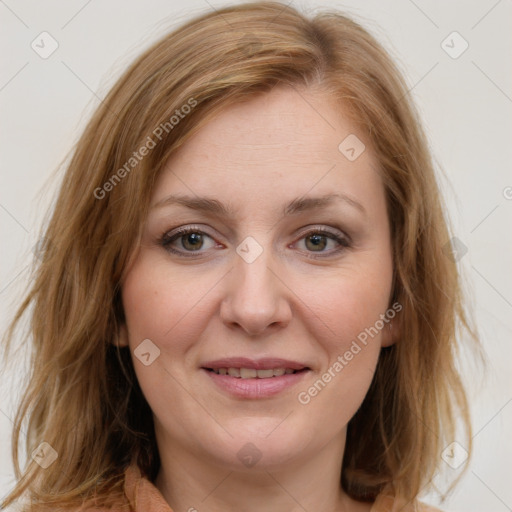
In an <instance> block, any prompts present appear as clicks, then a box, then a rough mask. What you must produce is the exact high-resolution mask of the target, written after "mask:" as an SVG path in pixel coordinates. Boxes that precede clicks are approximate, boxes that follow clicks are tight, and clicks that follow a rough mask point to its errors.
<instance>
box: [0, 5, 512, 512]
mask: <svg viewBox="0 0 512 512" xmlns="http://www.w3.org/2000/svg"><path fill="white" fill-rule="evenodd" d="M232 3H236V2H220V1H214V0H190V1H187V2H186V3H185V2H179V1H176V0H167V1H164V0H145V1H143V2H142V1H141V2H135V1H129V2H127V1H121V0H109V1H102V2H101V1H99V0H88V1H87V0H86V1H84V0H68V1H64V0H60V1H57V0H53V1H52V0H49V1H45V2H37V1H35V0H31V1H25V0H17V1H15V0H5V1H0V23H1V29H0V44H1V47H2V55H3V59H2V60H1V62H0V108H1V120H2V122H1V136H0V144H1V184H0V230H1V232H0V236H1V264H0V265H1V266H0V304H1V315H2V316H1V318H0V330H1V331H2V332H4V331H5V328H6V325H7V322H8V319H9V318H10V317H11V315H12V313H13V311H14V306H15V304H17V303H18V302H19V300H20V296H21V294H22V291H23V289H24V287H26V286H27V284H28V278H29V273H28V266H29V264H30V261H31V259H32V258H33V257H34V253H33V248H34V246H35V244H36V243H37V238H38V228H39V226H40V225H41V222H42V220H43V217H44V215H45V214H46V210H47V208H48V206H49V205H50V203H51V200H52V198H53V194H54V193H55V190H56V188H57V185H58V183H59V179H60V176H61V175H60V174H59V175H57V177H56V178H52V175H53V174H54V171H55V169H56V168H57V167H58V166H59V164H60V163H61V162H62V161H63V160H64V158H65V157H66V155H67V154H68V152H69V151H70V150H71V148H72V146H73V144H74V143H75V142H76V140H77V138H78V136H79V134H80V132H81V130H82V129H83V127H84V126H85V124H86V122H87V120H88V119H89V117H90V115H91V113H92V112H93V110H94V109H95V108H96V107H97V106H98V104H99V102H100V101H101V99H102V98H103V97H104V96H105V94H106V92H107V90H108V89H109V87H110V86H111V85H113V83H114V82H115V80H116V79H117V77H118V76H119V75H120V73H121V72H122V71H123V70H124V69H125V67H126V66H127V65H128V64H129V63H130V62H131V60H132V59H133V58H134V57H135V56H137V55H138V54H139V53H140V52H141V51H142V50H143V49H144V48H146V47H147V46H148V45H150V44H151V43H152V42H154V41H155V40H156V39H158V38H159V37H160V36H162V35H163V34H164V33H165V32H167V31H168V30H170V29H172V28H173V27H175V26H177V25H179V24H181V23H183V22H184V21H185V20H188V19H189V18H190V17H192V16H193V15H196V14H199V13H202V12H206V11H208V10H211V9H218V8H219V7H221V6H224V5H229V4H232ZM291 3H292V4H293V5H294V6H296V7H299V8H300V9H301V10H303V11H306V12H314V11H316V10H321V9H324V8H336V9H339V10H341V11H343V12H345V13H347V14H349V15H352V16H353V17H354V18H355V19H356V20H357V21H359V22H360V23H362V24H363V25H364V26H365V27H366V28H367V29H368V30H370V31H371V32H372V33H373V34H374V35H375V36H376V37H377V38H378V39H379V40H380V41H381V42H382V44H383V45H384V46H385V47H386V48H387V49H388V50H389V51H390V52H391V54H392V55H393V57H394V58H395V60H396V61H397V62H398V64H399V66H400V68H401V69H402V71H403V72H404V73H405V75H406V78H407V81H408V83H409V84H410V92H409V94H411V95H412V97H413V98H414V100H415V101H416V103H417V105H418V108H419V110H420V113H421V115H422V118H423V121H424V125H425V128H426V131H427V134H428V137H429V142H430V145H431V150H432V153H433V155H434V158H435V160H436V162H437V163H438V166H439V180H440V184H441V187H442V191H443V195H444V196H445V198H446V202H447V206H448V209H449V214H450V216H451V219H452V222H453V225H454V235H455V236H456V238H457V241H456V242H455V243H456V246H457V247H458V249H459V251H458V255H459V258H460V259H459V262H458V265H459V266H460V269H461V272H462V273H463V275H464V278H465V283H466V290H467V293H468V294H469V296H470V298H471V301H472V305H473V315H472V316H473V319H474V321H475V322H476V324H477V325H478V328H479V332H480V334H481V337H482V342H483V345H484V348H485V351H486V353H487V358H488V365H487V373H486V374H485V375H484V373H483V371H482V368H481V367H479V366H474V365H470V364H466V363H464V364H463V369H464V376H465V380H466V381H467V385H468V388H469V392H470V399H471V404H472V409H473V410H472V416H473V425H474V434H475V435H474V439H473V440H474V444H475V453H474V459H473V461H472V464H471V467H470V469H469V471H468V472H467V473H466V474H465V476H464V478H463V479H462V481H461V482H460V485H459V486H458V487H457V488H456V490H455V491H454V492H453V493H451V494H450V495H449V497H448V499H447V500H446V501H445V502H444V503H442V505H441V506H442V508H443V509H444V510H446V511H452V512H483V511H485V512H506V511H510V510H512V485H511V484H512V472H511V470H510V464H509V461H510V460H511V458H512V436H511V435H510V434H511V432H512V371H511V370H512V343H511V334H512V272H511V263H512V259H511V256H512V250H511V249H512V236H511V234H512V229H511V224H512V223H511V220H512V172H511V163H512V67H511V63H512V25H511V23H512V2H511V1H510V0H498V1H497V0H480V1H476V0H473V1H463V0H458V1H455V0H452V1H450V2H442V1H426V0H414V1H413V0H395V1H390V0H386V1H378V0H374V1H370V0H362V1H355V0H352V1H346V2H341V1H334V0H329V1H324V2H319V1H316V0H310V1H298V0H296V1H293V0H292V2H291ZM42 32H48V34H50V36H51V39H50V38H48V36H47V35H44V36H40V34H41V33H42ZM454 32H457V33H456V34H454ZM41 37H45V38H47V39H46V40H45V41H47V43H46V44H45V48H46V50H45V51H49V50H50V49H51V44H54V45H55V44H56V43H57V44H58V48H57V49H56V50H55V51H54V52H53V53H52V54H51V55H50V56H48V57H47V58H42V56H41V55H40V54H39V53H37V52H36V51H34V49H33V48H32V46H31V44H32V42H33V41H35V42H36V43H37V42H38V41H40V39H41ZM52 40H55V41H56V43H52ZM39 45H40V46H42V45H41V43H39ZM466 46H467V48H466ZM41 51H42V50H41V49H40V53H41ZM441 169H442V171H441ZM22 354H23V352H22ZM25 355H26V356H27V355H28V353H25ZM23 368H24V363H23V362H22V363H19V364H15V362H14V361H13V363H12V365H9V366H8V367H7V368H5V369H2V374H1V381H0V497H1V496H3V495H4V494H6V493H7V491H8V490H9V489H10V488H11V487H12V485H13V483H14V473H13V468H12V465H11V462H10V450H11V444H10V436H11V426H12V423H11V422H12V418H13V417H14V409H15V403H16V400H17V399H18V398H19V392H20V389H21V379H22V378H23ZM439 457H440V467H441V468H443V467H444V469H445V470H447V471H446V474H445V477H443V478H448V477H450V476H453V475H456V474H457V470H454V469H452V468H450V467H448V466H447V465H446V464H445V462H444V461H443V460H442V458H441V454H439ZM443 465H444V466H443ZM439 485H440V487H441V488H443V487H446V484H445V480H443V479H440V480H439ZM425 500H426V501H428V502H430V503H432V504H438V503H439V502H438V499H437V497H436V495H434V494H430V495H427V496H425Z"/></svg>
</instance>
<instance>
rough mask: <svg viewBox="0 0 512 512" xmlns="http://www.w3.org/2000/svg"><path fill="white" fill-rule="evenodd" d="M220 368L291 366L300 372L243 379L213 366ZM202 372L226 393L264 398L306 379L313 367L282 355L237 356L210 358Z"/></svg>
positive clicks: (260, 368) (264, 368) (240, 396)
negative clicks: (280, 357) (218, 372)
mask: <svg viewBox="0 0 512 512" xmlns="http://www.w3.org/2000/svg"><path fill="white" fill-rule="evenodd" d="M218 368H252V369H255V370H270V369H273V368H291V369H292V370H297V373H288V374H284V375H281V376H279V377H270V378H267V379H260V378H251V379H240V378H237V377H231V376H230V375H220V374H217V373H215V372H212V371H210V370H209V369H218ZM201 371H202V372H203V373H205V375H206V376H208V377H209V378H210V379H211V380H212V382H213V383H214V384H215V385H216V386H217V387H218V388H219V389H220V390H222V391H223V392H224V393H227V394H228V395H230V396H233V397H236V398H244V399H258V398H259V399H261V398H268V397H271V396H275V395H277V394H279V393H282V392H283V391H285V390H288V389H290V388H291V387H293V386H294V385H296V384H297V383H299V382H300V381H301V380H303V379H304V377H305V375H307V374H308V373H309V372H310V371H311V370H310V368H309V367H308V366H307V365H305V364H302V363H299V362H297V361H290V360H287V359H279V358H263V359H257V360H255V359H249V358H245V357H233V358H226V359H217V360H215V361H208V362H206V363H204V364H202V365H201Z"/></svg>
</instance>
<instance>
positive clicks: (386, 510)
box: [84, 464, 440, 512]
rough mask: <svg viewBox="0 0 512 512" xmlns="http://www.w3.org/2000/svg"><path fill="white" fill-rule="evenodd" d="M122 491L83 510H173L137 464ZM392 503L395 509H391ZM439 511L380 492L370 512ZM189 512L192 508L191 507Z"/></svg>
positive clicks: (133, 466) (119, 511)
mask: <svg viewBox="0 0 512 512" xmlns="http://www.w3.org/2000/svg"><path fill="white" fill-rule="evenodd" d="M124 492H125V498H126V504H124V505H120V507H119V508H116V509H109V510H106V509H98V508H96V509H94V508H87V509H86V510H85V511H84V512H173V511H172V509H171V507H169V505H168V503H167V502H166V501H165V499H164V497H163V496H162V494H161V493H160V491H159V490H158V489H157V488H156V487H155V485H154V484H153V483H152V482H150V481H149V480H148V479H147V478H145V477H143V476H142V475H141V473H140V470H139V468H138V466H137V465H135V464H134V465H131V466H130V467H128V469H127V470H126V472H125V482H124ZM393 505H395V509H394V510H393ZM398 510H399V511H400V512H440V511H439V509H436V508H433V507H430V506H428V505H425V504H423V503H420V502H416V503H409V504H406V503H400V504H398V503H395V500H394V499H393V497H392V496H387V495H384V494H380V495H379V496H378V497H377V499H376V501H375V503H374V504H373V506H372V509H371V512H395V511H398ZM190 511H191V512H193V511H194V508H193V507H191V509H190Z"/></svg>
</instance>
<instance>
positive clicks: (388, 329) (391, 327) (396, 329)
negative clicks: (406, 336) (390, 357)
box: [380, 316, 401, 347]
mask: <svg viewBox="0 0 512 512" xmlns="http://www.w3.org/2000/svg"><path fill="white" fill-rule="evenodd" d="M400 331H401V329H400V320H399V317H398V316H395V318H394V319H393V320H390V321H389V323H387V324H386V325H385V326H384V328H383V329H382V341H381V344H380V346H381V347H390V346H391V345H394V344H395V343H396V342H397V341H398V340H399V339H400Z"/></svg>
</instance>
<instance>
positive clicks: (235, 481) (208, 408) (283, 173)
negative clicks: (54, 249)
mask: <svg viewBox="0 0 512 512" xmlns="http://www.w3.org/2000/svg"><path fill="white" fill-rule="evenodd" d="M349 134H356V135H357V137H358V138H359V139H360V140H361V141H363V142H364V144H365V145H366V150H365V151H364V152H363V153H362V154H361V155H360V156H359V157H358V158H357V159H356V160H355V161H353V162H351V161H349V160H348V159H347V158H346V157H345V156H344V155H343V154H342V153H341V152H340V151H339V150H338V145H339V144H340V142H341V141H342V140H343V139H345V137H347V136H348V135H349ZM377 168H378V163H377V161H376V159H375V157H374V155H373V154H372V151H371V148H370V145H369V141H368V140H366V139H365V137H364V135H363V134H362V133H360V130H359V129H358V128H357V126H355V125H354V124H353V123H351V122H350V121H349V120H348V119H347V117H346V116H344V115H343V110H342V109H341V108H340V107H339V106H338V105H336V104H335V103H333V101H332V100H331V99H330V98H328V97H326V96H325V95H323V94H319V93H318V92H313V91H312V90H301V91H300V93H299V91H298V90H294V89H291V88H287V87H278V88H275V89H273V90H272V92H270V93H267V94H264V95H262V96H258V97H254V98H252V99H251V100H250V101H248V102H245V103H243V104H238V105H235V106H231V107H228V108H226V109H225V110H224V111H223V112H222V114H220V115H219V116H218V117H217V118H215V119H214V120H213V121H211V122H210V123H208V124H207V125H205V126H204V127H203V128H202V129H201V130H200V131H199V132H198V133H197V134H196V135H194V136H193V137H192V138H191V139H190V140H189V141H187V143H186V144H185V145H184V146H183V147H182V148H180V150H179V152H178V153H176V154H175V155H173V157H172V158H171V160H170V161H169V162H168V164H167V166H166V168H165V170H164V171H163V172H162V174H161V175H160V177H159V179H158V180H157V183H156V186H155V189H154V194H153V198H152V205H153V207H152V209H151V211H150V213H149V215H148V218H147V221H146V224H145V227H144V235H143V240H142V245H141V246H140V248H138V252H137V253H136V256H135V257H134V262H133V264H132V265H131V267H130V268H129V270H128V272H127V274H126V278H125V280H124V282H123V284H122V299H123V305H124V311H125V316H126V325H125V326H124V327H123V329H122V333H121V338H120V341H119V343H120V344H121V345H129V346H130V349H131V353H132V358H133V364H134V367H135V371H136V374H137V378H138V380H139V383H140V386H141V388H142V391H143V393H144V395H145V397H146V399H147V401H148V403H149V405H150V407H151V409H152V411H153V417H154V422H155V433H156V439H157V444H158V448H159V453H160V457H161V461H162V464H161V469H160V472H159V474H158V477H157V478H156V480H155V482H154V483H155V485H156V487H157V488H158V489H159V490H160V492H161V493H162V495H163V497H164V498H165V500H166V501H167V502H168V503H169V505H170V506H171V508H172V509H173V510H174V511H187V510H194V508H195V509H197V510H198V511H201V510H208V511H210V512H216V511H221V510H222V511H225V510H244V511H247V512H252V511H258V512H259V511H261V510H262V507H263V508H264V509H265V510H266V511H270V512H272V511H279V512H283V511H287V512H292V511H299V510H301V511H303V510H304V509H306V510H323V511H333V512H334V511H341V510H343V511H362V510H369V509H370V507H371V505H370V504H363V503H359V502H356V501H354V500H352V499H350V498H349V497H348V496H347V495H346V494H345V493H344V492H343V491H342V489H341V486H340V468H341V461H342V458H343V453H344V448H345V437H346V425H347V423H348V421H349V420H350V419H351V417H352V416H353V415H354V414H355V412H356V411H357V409H358V408H359V406H360V404H361V403H362V401H363V399H364V397H365V394H366V392H367V390H368V388H369V385H370V382H371V379H372V376H373V374H374V371H375V366H376V363H377V360H378V356H379V352H380V348H381V347H382V346H387V345H390V344H392V343H393V342H394V341H395V338H396V336H397V329H396V326H395V324H396V319H395V320H394V321H393V328H392V329H389V328H388V327H389V326H387V325H386V327H385V328H384V329H382V330H381V331H379V334H378V335H376V336H375V337H374V338H373V339H371V340H370V341H369V343H368V344H367V345H366V346H365V347H364V348H363V349H362V350H361V351H360V352H359V353H358V354H357V355H355V356H354V358H353V359H352V360H351V361H350V362H349V363H348V364H347V365H346V366H345V367H344V368H343V370H342V371H341V372H338V373H336V376H335V377H333V378H332V380H331V382H329V383H328V384H327V385H326V386H325V387H324V388H323V389H322V390H321V391H320V392H319V393H318V394H317V395H316V396H314V397H312V398H311V401H310V402H309V403H308V404H306V405H304V404H301V403H300V402H299V401H298V398H297V395H298V393H299V392H301V391H305V390H306V391H307V390H308V388H309V387H310V386H312V385H313V384H314V383H315V381H317V380H318V379H319V378H320V377H321V376H322V374H324V373H325V372H326V371H327V370H328V368H329V367H332V365H333V363H334V362H335V361H336V360H337V358H338V356H340V355H343V354H344V353H345V352H346V351H347V350H348V349H349V348H350V346H351V344H352V342H353V341H354V340H355V339H356V337H357V335H358V334H359V333H361V332H362V331H364V329H365V328H368V327H370V326H373V325H375V322H376V320H378V319H379V315H381V314H383V313H385V312H386V310H387V309H388V308H389V307H390V295H391V286H392V275H393V262H392V255H391V244H390V227H389V221H388V217H387V213H386V203H385V192H384V187H383V184H382V181H381V178H380V176H379V174H378V172H377V171H376V169H377ZM333 192H337V193H342V194H345V195H347V196H349V197H350V198H352V200H354V201H357V202H358V203H360V204H361V205H362V207H363V208H364V210H365V213H363V212H362V211H360V210H359V209H358V208H356V207H354V206H353V205H351V204H350V203H348V202H343V201H341V200H337V201H336V200H335V201H334V202H333V203H332V204H331V205H329V206H324V207H316V208H314V209H311V210H306V211H303V212H298V213H295V214H294V215H288V216H283V213H282V212H283V208H284V207H285V205H287V204H288V203H289V202H291V201H292V200H294V199H297V198H304V197H305V196H306V197H313V196H314V197H317V196H323V195H326V194H332V193H333ZM171 194H183V195H189V196H192V197H196V196H199V197H204V196H207V197H209V198H215V199H216V200H218V201H219V202H221V203H222V204H224V205H226V206H230V207H231V208H233V209H234V210H235V211H236V214H235V215H231V216H226V217H224V216H219V215H218V214H212V213H208V212H202V211H198V210H195V209H191V208H187V207H185V206H181V205H177V204H167V205H165V204H164V205H160V206H158V203H161V202H162V201H163V200H165V198H166V197H168V196H169V195H171ZM190 225H193V226H195V228H193V229H195V232H196V233H197V232H198V231H199V234H200V233H201V232H202V233H205V234H206V236H205V235H203V239H202V242H201V239H199V240H198V237H197V236H196V238H192V242H191V239H190V236H188V237H187V235H185V236H182V237H181V238H177V239H176V240H174V241H173V242H172V243H171V247H172V248H174V249H175V250H178V251H180V250H181V252H182V253H186V252H187V249H188V254H192V255H193V257H186V256H180V255H178V254H173V253H172V252H169V250H168V248H166V247H164V246H163V245H162V243H161V238H162V236H163V235H165V234H166V233H170V235H172V234H173V232H174V231H175V229H176V228H178V227H180V226H190ZM318 228H325V229H327V230H329V232H332V233H334V234H340V235H342V236H344V237H345V239H346V238H347V236H348V237H349V240H350V246H349V247H344V246H343V245H341V244H340V243H338V242H336V241H335V240H334V239H330V238H320V242H321V243H320V244H319V245H315V244H314V243H312V241H313V239H314V240H316V241H318V240H319V239H318V238H316V239H315V238H314V235H315V234H317V235H318V232H317V231H316V230H317V229H318ZM248 236H251V237H253V238H254V239H255V240H256V241H257V242H258V244H259V245H260V246H261V248H262V253H261V254H260V255H259V256H258V257H257V258H256V259H255V260H254V261H253V262H252V263H248V262H247V261H245V260H244V259H243V258H242V257H240V256H239V254H237V252H236V248H237V246H239V244H240V243H241V242H242V241H243V240H244V239H245V238H246V237H248ZM320 236H322V233H320ZM311 237H313V238H311ZM168 238H169V237H168ZM184 242H185V246H184V245H183V243H184ZM187 242H188V245H187ZM201 243H202V244H203V245H201ZM324 243H326V245H323V244H324ZM191 244H192V245H191ZM191 247H192V249H193V248H196V247H197V248H199V250H196V251H194V250H192V249H191ZM338 249H341V250H339V251H338V252H337V250H338ZM145 339H150V340H151V342H152V343H153V344H154V345H156V346H157V347H158V348H159V350H160V354H159V356H158V357H157V358H156V359H155V360H154V361H153V362H152V363H151V364H150V365H148V366H145V365H144V364H142V363H141V361H140V360H139V359H138V358H137V357H135V356H134V355H133V351H134V350H135V349H136V348H137V346H138V345H139V344H140V343H141V342H142V340H145ZM228 356H245V357H250V358H255V359H257V358H261V357H281V358H285V359H293V360H295V361H299V362H302V363H304V364H305V365H307V366H309V367H310V368H311V370H310V371H309V372H308V373H307V374H306V375H305V376H304V377H303V379H302V381H301V382H300V383H298V384H297V385H295V386H294V387H292V388H291V389H287V390H285V391H283V392H281V393H280V394H278V395H275V396H273V397H269V398H263V399H261V398H260V399H240V398H234V397H231V396H228V395H227V394H226V393H225V392H223V391H222V390H220V389H218V388H217V386H215V385H214V384H213V383H212V381H211V378H210V377H209V375H208V374H207V373H205V371H204V370H201V369H200V367H201V363H202V362H205V361H207V360H212V359H218V358H222V357H228ZM247 443H252V444H253V445H254V446H255V447H256V449H257V451H258V452H259V453H260V454H261V459H260V460H259V461H258V462H257V464H255V465H254V466H252V467H247V466H245V465H244V464H243V463H242V461H241V460H240V459H239V458H238V457H237V453H238V452H239V450H240V449H241V448H242V447H244V446H245V445H246V444H247ZM247 449H248V448H246V450H247ZM251 449H252V450H253V451H254V449H253V448H251Z"/></svg>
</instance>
